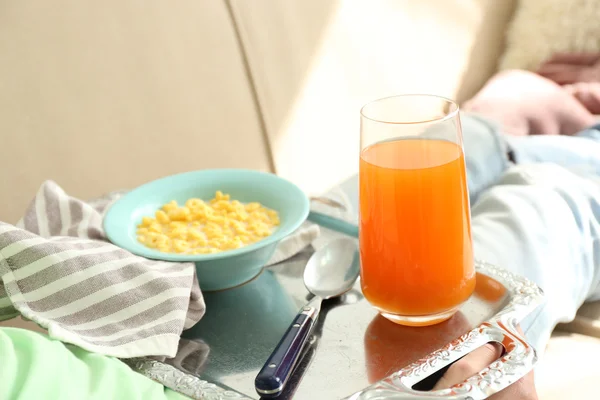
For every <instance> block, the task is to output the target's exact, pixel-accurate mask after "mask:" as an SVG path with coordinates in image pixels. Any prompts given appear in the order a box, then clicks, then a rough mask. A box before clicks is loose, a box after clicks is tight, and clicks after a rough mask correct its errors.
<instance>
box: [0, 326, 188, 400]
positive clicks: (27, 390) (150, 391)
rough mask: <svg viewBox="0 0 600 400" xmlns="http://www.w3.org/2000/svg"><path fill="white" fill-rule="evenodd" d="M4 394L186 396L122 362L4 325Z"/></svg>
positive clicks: (0, 385)
mask: <svg viewBox="0 0 600 400" xmlns="http://www.w3.org/2000/svg"><path fill="white" fill-rule="evenodd" d="M0 399H2V400H13V399H15V400H29V399H31V400H39V399H44V400H54V399H57V400H58V399H60V400H64V399H78V400H87V399H98V400H109V399H123V400H137V399H140V400H142V399H143V400H154V399H157V400H158V399H160V400H185V399H188V398H187V397H185V396H183V395H180V394H179V393H176V392H173V391H172V390H169V389H166V388H165V387H164V386H162V385H160V384H159V383H156V382H154V381H152V380H150V379H148V378H146V377H144V376H142V375H140V374H138V373H136V372H134V371H132V370H131V369H130V368H129V367H128V366H127V365H125V364H124V363H122V362H121V361H119V360H117V359H115V358H111V357H106V356H103V355H99V354H94V353H90V352H88V351H85V350H82V349H80V348H78V347H76V346H71V345H65V344H64V343H62V342H59V341H56V340H52V339H50V338H49V337H48V336H46V335H43V334H40V333H36V332H32V331H28V330H25V329H18V328H0Z"/></svg>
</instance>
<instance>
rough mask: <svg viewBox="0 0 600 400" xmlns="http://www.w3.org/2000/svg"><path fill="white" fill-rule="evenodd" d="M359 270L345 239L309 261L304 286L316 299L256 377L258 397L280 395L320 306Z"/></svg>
mask: <svg viewBox="0 0 600 400" xmlns="http://www.w3.org/2000/svg"><path fill="white" fill-rule="evenodd" d="M359 269H360V267H359V257H358V246H357V244H356V242H355V240H352V239H348V238H342V239H336V240H334V241H332V242H330V243H328V244H327V245H326V246H325V247H324V248H322V249H320V250H318V251H317V252H315V254H313V255H312V257H311V258H310V259H309V260H308V263H307V264H306V268H305V269H304V285H305V286H306V288H307V289H308V291H309V292H311V293H312V294H314V295H315V297H314V298H313V299H312V300H311V301H310V302H309V303H308V304H306V306H304V307H303V308H302V310H300V313H299V314H298V315H296V318H295V319H294V320H293V321H292V324H291V325H290V327H289V328H288V329H287V331H286V332H285V334H284V335H283V338H281V341H280V342H279V344H278V345H277V347H276V348H275V350H274V351H273V353H271V356H270V357H269V359H268V360H267V362H266V363H265V365H264V366H263V367H262V369H261V370H260V372H259V373H258V375H257V376H256V379H255V380H254V388H255V389H256V392H257V393H258V394H259V395H261V396H262V397H264V398H273V397H277V396H279V395H280V394H281V392H282V391H283V389H284V387H285V385H286V383H287V381H288V379H289V377H290V376H291V374H292V372H293V370H294V367H295V366H296V364H297V363H298V361H299V359H300V354H301V353H302V349H303V347H304V345H305V343H306V342H307V339H308V337H309V336H310V333H311V331H312V328H313V326H314V325H315V322H316V321H317V319H318V317H319V312H320V311H321V302H322V301H323V300H327V299H331V298H333V297H337V296H341V295H342V294H344V293H346V292H347V291H348V290H350V289H351V288H352V286H353V285H354V282H355V281H356V278H358V275H359Z"/></svg>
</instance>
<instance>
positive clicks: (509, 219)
mask: <svg viewBox="0 0 600 400" xmlns="http://www.w3.org/2000/svg"><path fill="white" fill-rule="evenodd" d="M462 127H463V138H464V147H465V155H466V164H467V179H468V186H469V193H470V200H471V215H472V232H473V245H474V252H475V257H476V258H477V259H480V260H484V261H488V262H490V263H493V264H495V265H498V266H501V267H503V268H505V269H508V270H510V271H513V272H515V273H517V274H519V275H522V276H525V277H527V278H529V279H530V280H532V281H533V282H535V283H537V284H538V285H539V286H540V287H541V288H542V289H543V290H544V292H545V294H546V304H545V305H544V306H542V307H541V308H540V309H539V310H538V311H537V312H536V313H534V314H533V315H532V316H530V317H529V318H528V319H527V320H525V321H524V322H523V324H522V328H523V330H524V331H525V334H526V336H527V337H528V339H529V340H530V341H531V343H532V344H533V345H534V346H535V347H536V349H537V350H538V351H539V352H540V354H541V353H543V351H544V348H545V346H546V343H547V341H548V339H549V337H550V334H551V333H552V330H553V329H554V327H555V326H556V324H557V323H559V322H569V321H571V320H572V319H573V318H574V317H575V313H576V311H577V309H578V308H579V307H580V306H581V305H582V304H583V302H584V301H586V300H596V299H600V283H599V282H600V243H599V237H600V131H598V130H597V129H589V130H587V131H584V132H581V133H580V134H578V135H576V136H573V137H568V136H528V137H512V138H508V137H504V136H503V135H502V134H501V132H500V131H499V129H498V127H497V126H496V125H495V124H494V123H493V122H492V121H489V120H487V119H485V118H482V117H480V116H477V115H469V114H466V115H465V114H463V115H462ZM509 153H511V155H512V157H509V156H508V154H509ZM341 190H343V191H344V193H346V195H347V196H348V198H349V200H350V202H351V203H353V204H352V205H353V206H354V209H355V210H356V209H358V207H357V205H358V179H357V177H353V178H351V179H349V180H348V181H346V182H344V183H343V184H342V185H341Z"/></svg>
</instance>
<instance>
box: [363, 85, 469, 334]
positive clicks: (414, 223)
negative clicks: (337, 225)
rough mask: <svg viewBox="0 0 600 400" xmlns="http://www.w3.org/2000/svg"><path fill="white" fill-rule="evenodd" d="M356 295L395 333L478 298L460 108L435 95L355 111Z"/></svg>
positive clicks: (449, 313) (391, 99)
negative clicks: (358, 261) (357, 190)
mask: <svg viewBox="0 0 600 400" xmlns="http://www.w3.org/2000/svg"><path fill="white" fill-rule="evenodd" d="M360 148H361V152H360V173H359V182H360V233H359V240H360V259H361V285H362V291H363V294H364V296H365V297H366V298H367V300H368V301H369V302H370V303H371V304H372V305H373V306H374V307H375V308H376V309H377V310H378V311H379V312H380V313H381V315H383V316H384V317H386V318H387V319H389V320H391V321H393V322H395V323H398V324H402V325H409V326H425V325H432V324H436V323H439V322H442V321H444V320H446V319H448V318H450V317H451V316H452V315H454V313H455V312H456V311H457V310H458V308H459V307H460V305H461V304H462V303H464V302H465V301H466V300H467V299H468V298H469V296H471V294H472V293H473V290H474V289H475V269H474V262H473V248H472V240H471V216H470V210H469V195H468V189H467V179H466V167H465V157H464V151H463V144H462V132H461V125H460V117H459V112H458V105H457V104H456V103H455V102H453V101H451V100H448V99H446V98H443V97H438V96H432V95H401V96H394V97H387V98H384V99H380V100H376V101H373V102H371V103H368V104H367V105H365V106H364V107H363V108H362V110H361V138H360Z"/></svg>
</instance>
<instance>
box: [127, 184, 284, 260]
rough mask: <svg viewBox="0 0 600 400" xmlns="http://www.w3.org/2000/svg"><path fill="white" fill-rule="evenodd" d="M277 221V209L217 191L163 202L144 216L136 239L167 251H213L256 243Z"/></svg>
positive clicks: (181, 252) (266, 234)
mask: <svg viewBox="0 0 600 400" xmlns="http://www.w3.org/2000/svg"><path fill="white" fill-rule="evenodd" d="M278 225H279V214H278V213H277V211H275V210H271V209H269V208H266V207H264V206H263V205H262V204H260V203H247V204H244V203H241V202H239V201H237V200H231V199H230V196H229V195H228V194H223V193H222V192H221V191H217V192H216V194H215V198H214V199H212V200H210V201H208V202H205V201H203V200H200V199H189V200H187V201H186V202H185V205H179V204H177V202H176V201H175V200H173V201H171V202H169V203H167V204H165V205H163V206H162V207H161V208H160V209H159V210H158V211H156V213H155V214H154V218H152V217H143V218H142V223H141V224H139V225H138V227H137V239H138V241H139V242H140V243H142V244H143V245H145V246H147V247H150V248H152V249H155V250H158V251H162V252H164V253H180V254H211V253H218V252H221V251H225V250H233V249H238V248H240V247H243V246H247V245H249V244H252V243H256V242H258V241H259V240H261V239H264V238H266V237H267V236H270V235H271V234H272V233H273V231H274V230H275V228H276V227H277V226H278Z"/></svg>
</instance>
